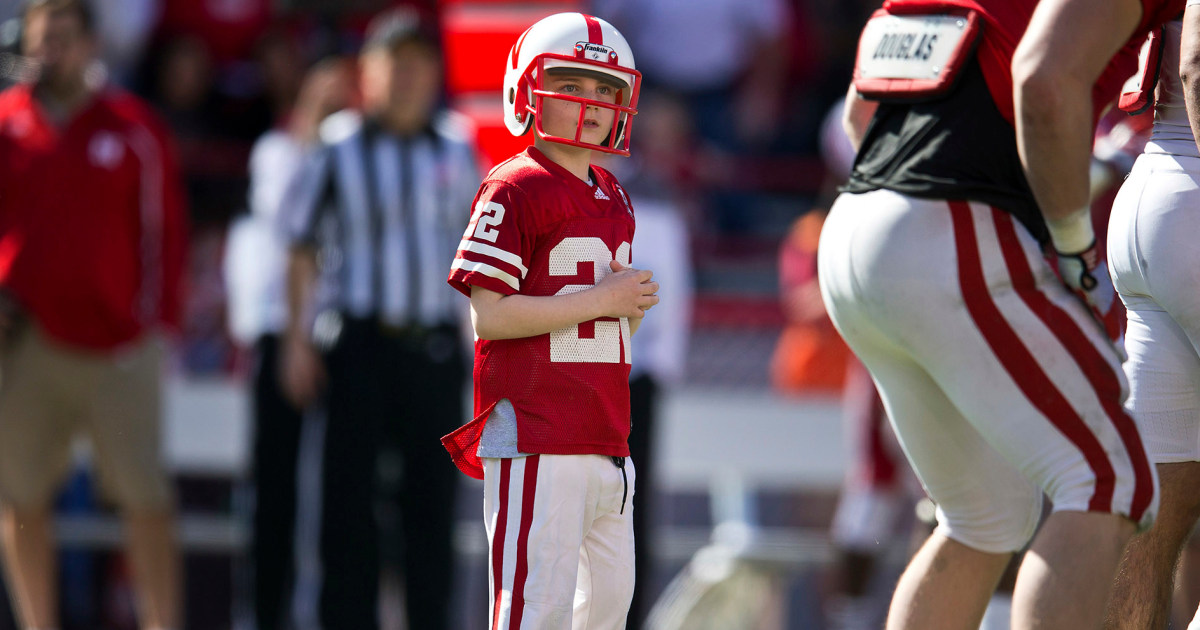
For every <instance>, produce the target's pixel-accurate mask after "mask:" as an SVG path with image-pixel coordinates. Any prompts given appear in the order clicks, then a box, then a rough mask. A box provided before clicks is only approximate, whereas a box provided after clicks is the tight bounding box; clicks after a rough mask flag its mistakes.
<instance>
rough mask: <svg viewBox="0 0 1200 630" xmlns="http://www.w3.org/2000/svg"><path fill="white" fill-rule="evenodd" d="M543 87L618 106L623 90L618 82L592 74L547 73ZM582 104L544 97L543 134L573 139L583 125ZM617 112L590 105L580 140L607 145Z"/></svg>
mask: <svg viewBox="0 0 1200 630" xmlns="http://www.w3.org/2000/svg"><path fill="white" fill-rule="evenodd" d="M542 87H543V88H544V89H546V90H548V91H550V92H556V93H558V94H564V95H567V96H578V97H581V98H587V99H592V100H596V101H600V102H603V103H616V102H617V93H618V92H619V91H620V87H618V86H617V84H616V83H615V82H614V81H610V80H606V79H599V78H595V77H592V76H590V75H581V74H570V73H558V72H555V73H550V72H547V73H546V79H545V81H543V84H542ZM582 106H583V105H581V104H580V103H573V102H571V101H564V100H561V99H557V98H543V99H542V103H541V116H542V131H544V132H546V133H547V134H549V135H552V136H559V137H561V138H567V139H572V138H574V137H575V131H576V129H577V128H578V126H579V108H580V107H582ZM616 115H617V112H616V110H613V109H609V108H607V107H595V106H589V107H588V108H587V111H586V112H585V113H584V115H583V133H582V134H581V135H580V137H579V140H580V141H581V142H586V143H589V144H596V145H600V144H604V142H605V141H606V140H608V136H609V132H610V131H612V126H613V121H614V120H615V119H616Z"/></svg>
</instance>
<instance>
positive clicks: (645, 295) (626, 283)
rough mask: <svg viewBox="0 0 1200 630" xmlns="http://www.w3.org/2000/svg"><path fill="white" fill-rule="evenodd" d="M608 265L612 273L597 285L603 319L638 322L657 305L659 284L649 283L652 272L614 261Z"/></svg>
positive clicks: (652, 275)
mask: <svg viewBox="0 0 1200 630" xmlns="http://www.w3.org/2000/svg"><path fill="white" fill-rule="evenodd" d="M608 266H609V268H610V269H612V271H613V272H612V273H611V274H609V275H608V276H606V277H605V278H604V279H603V280H601V281H600V283H599V284H597V285H596V290H597V291H599V293H600V295H601V300H603V304H604V314H605V316H606V317H629V318H633V319H638V318H640V317H642V316H644V315H645V314H646V311H648V310H650V309H651V308H652V307H653V306H654V305H655V304H658V295H657V293H658V283H657V282H654V281H652V280H651V278H653V277H654V272H653V271H650V270H647V269H634V268H633V267H626V266H624V265H622V264H621V263H619V262H617V261H615V260H614V261H612V262H610V263H609V264H608Z"/></svg>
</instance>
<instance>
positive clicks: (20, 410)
mask: <svg viewBox="0 0 1200 630" xmlns="http://www.w3.org/2000/svg"><path fill="white" fill-rule="evenodd" d="M161 363H162V346H161V343H160V342H159V340H158V339H157V338H156V337H155V336H153V335H148V336H146V337H143V338H141V339H139V340H137V341H135V342H134V343H132V344H130V345H129V346H126V347H124V348H122V349H121V350H120V351H118V352H117V353H116V354H103V355H102V354H90V353H83V352H78V351H75V350H72V349H69V348H67V347H65V346H62V345H59V344H57V343H56V342H54V341H53V340H50V339H47V338H46V337H45V335H43V334H42V333H41V332H40V331H39V330H37V328H36V326H33V325H30V326H27V327H26V328H25V329H24V330H23V331H21V332H20V333H19V334H18V335H17V336H16V338H15V339H13V340H12V343H11V345H10V346H9V347H8V348H5V349H3V350H2V351H0V501H3V502H4V503H7V504H9V505H13V506H16V507H18V508H28V509H38V508H43V507H46V506H48V505H49V504H50V503H51V502H52V501H53V500H54V499H55V497H56V495H57V492H58V490H59V488H60V487H61V486H62V484H63V482H64V481H65V479H66V477H67V474H68V473H69V471H70V464H71V444H72V441H73V438H74V437H75V435H76V434H77V433H79V432H82V433H84V434H85V435H86V436H87V437H88V438H89V439H90V441H91V445H92V452H93V462H94V465H95V467H96V470H97V472H98V474H99V480H100V486H101V489H102V490H103V491H104V493H105V496H106V497H107V498H109V499H111V500H112V501H114V502H115V503H116V504H117V505H118V506H119V507H121V508H124V509H134V510H161V509H167V508H169V507H170V506H171V505H172V502H173V497H172V492H171V486H170V482H169V479H168V477H167V474H166V470H165V468H164V467H163V463H162V447H161V440H160V422H159V418H160V415H161V379H162V376H161Z"/></svg>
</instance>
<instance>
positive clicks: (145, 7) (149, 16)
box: [91, 0, 162, 86]
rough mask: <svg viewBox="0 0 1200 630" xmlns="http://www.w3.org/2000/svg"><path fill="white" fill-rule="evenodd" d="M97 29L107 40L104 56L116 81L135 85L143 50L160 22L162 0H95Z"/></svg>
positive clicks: (103, 47)
mask: <svg viewBox="0 0 1200 630" xmlns="http://www.w3.org/2000/svg"><path fill="white" fill-rule="evenodd" d="M91 2H92V10H94V11H95V12H96V30H97V32H98V33H99V35H100V41H101V42H103V43H102V46H101V49H100V58H101V59H103V60H104V65H105V66H106V67H107V68H108V73H109V76H110V77H111V79H112V81H113V82H114V83H118V84H120V85H123V86H129V85H132V83H133V81H134V79H135V76H134V75H135V73H136V72H137V70H138V68H139V67H140V66H141V61H142V53H143V52H144V51H145V48H146V44H147V42H148V41H149V40H150V35H151V34H152V33H153V32H154V27H155V25H157V24H158V20H159V17H161V13H162V0H91Z"/></svg>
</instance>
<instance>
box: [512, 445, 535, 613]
mask: <svg viewBox="0 0 1200 630" xmlns="http://www.w3.org/2000/svg"><path fill="white" fill-rule="evenodd" d="M540 457H541V455H530V456H528V457H526V458H525V479H524V481H523V484H524V485H523V487H522V488H521V529H520V530H518V533H517V569H516V575H514V576H513V595H512V615H511V616H510V617H509V619H510V620H509V624H508V628H509V630H520V628H521V616H522V615H523V614H524V613H525V579H526V578H527V577H528V576H529V528H530V526H531V525H533V497H534V495H535V494H536V493H537V470H538V460H539V458H540Z"/></svg>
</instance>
